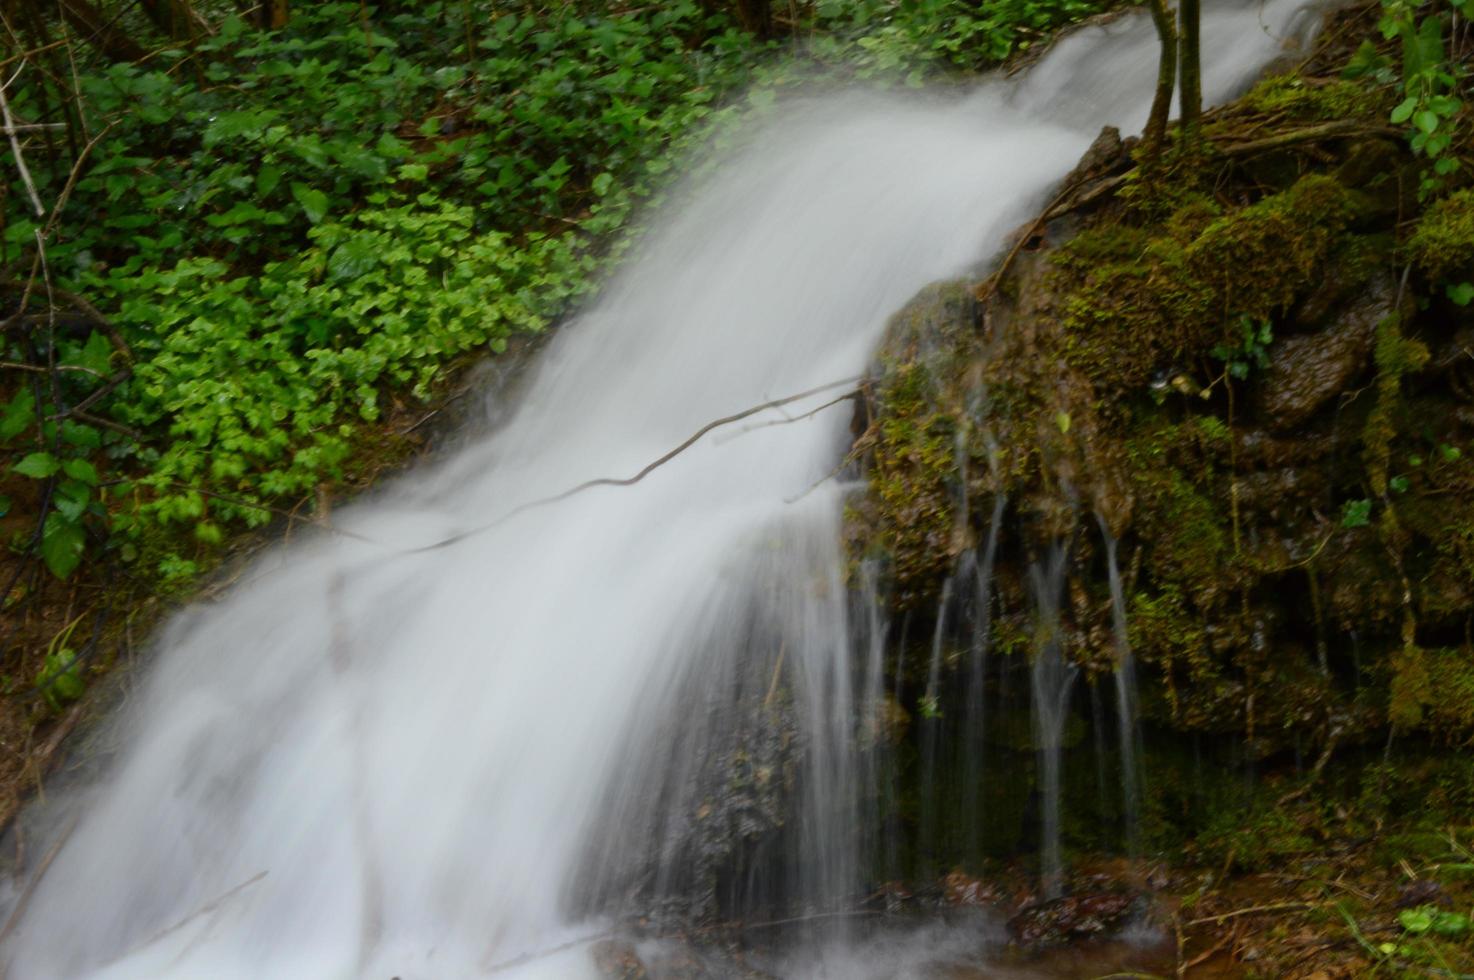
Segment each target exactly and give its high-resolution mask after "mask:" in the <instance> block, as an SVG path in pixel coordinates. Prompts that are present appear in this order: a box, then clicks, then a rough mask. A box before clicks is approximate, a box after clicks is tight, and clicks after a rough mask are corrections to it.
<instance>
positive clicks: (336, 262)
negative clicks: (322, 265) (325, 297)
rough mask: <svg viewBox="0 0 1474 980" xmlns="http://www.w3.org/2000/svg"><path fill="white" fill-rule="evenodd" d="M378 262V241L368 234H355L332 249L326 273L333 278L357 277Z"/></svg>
mask: <svg viewBox="0 0 1474 980" xmlns="http://www.w3.org/2000/svg"><path fill="white" fill-rule="evenodd" d="M378 264H379V243H378V242H377V241H376V240H375V239H374V238H372V237H370V236H369V235H355V236H353V237H352V238H349V239H348V240H347V241H345V242H344V243H343V244H341V245H339V246H338V247H337V248H335V249H333V254H332V255H331V256H330V257H329V258H328V274H329V275H330V276H332V277H333V278H334V279H357V278H358V277H359V276H362V275H364V274H365V273H367V272H369V271H370V270H372V269H373V268H374V267H375V266H377V265H378Z"/></svg>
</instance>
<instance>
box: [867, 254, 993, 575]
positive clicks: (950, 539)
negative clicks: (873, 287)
mask: <svg viewBox="0 0 1474 980" xmlns="http://www.w3.org/2000/svg"><path fill="white" fill-rule="evenodd" d="M974 307H975V300H974V299H973V297H972V293H971V291H970V290H969V289H968V288H967V286H966V284H963V283H941V284H938V285H936V286H933V287H930V288H928V289H927V290H926V291H925V292H923V293H922V294H921V295H920V296H918V297H917V298H916V299H915V300H913V301H912V302H911V303H910V304H909V305H908V306H907V307H906V308H905V309H904V310H902V311H901V312H900V313H898V314H897V315H896V316H895V317H894V318H893V319H892V321H891V324H890V328H889V332H888V335H887V339H886V342H885V344H884V345H883V348H882V350H881V353H880V357H879V360H880V370H879V372H878V373H879V377H878V379H877V383H876V385H875V389H874V393H873V398H872V412H873V416H874V421H873V423H872V429H871V432H870V434H869V437H870V439H871V440H872V464H873V465H872V467H871V470H870V485H871V489H872V491H873V492H874V494H875V497H876V499H877V501H878V506H877V507H876V508H875V512H874V513H875V526H874V531H875V534H876V539H877V541H878V543H879V545H880V547H881V548H882V549H883V550H884V552H885V553H886V554H887V556H888V557H889V558H890V562H891V568H892V574H893V576H894V580H895V583H896V585H897V587H898V591H899V593H900V595H901V597H902V599H903V601H904V602H906V603H908V604H909V603H912V602H915V601H918V600H919V599H921V598H922V597H924V596H926V595H929V594H930V592H931V591H932V589H933V588H934V586H935V584H936V582H937V581H938V580H939V579H940V578H941V576H942V575H944V574H945V572H946V570H947V568H949V567H950V565H951V561H952V558H953V557H954V556H955V554H956V552H957V550H958V545H957V542H955V541H954V537H955V535H956V530H957V524H958V520H957V515H956V514H955V513H954V511H955V504H954V500H955V498H956V497H957V495H958V492H959V486H960V474H959V459H958V442H959V421H958V420H959V418H961V413H960V411H959V409H958V407H957V405H958V402H957V396H956V386H957V384H958V383H959V380H960V379H959V377H958V376H959V374H960V372H961V370H962V367H963V366H965V365H966V363H967V362H968V359H969V355H970V354H971V353H972V349H973V347H972V323H973V318H974V316H975V309H974Z"/></svg>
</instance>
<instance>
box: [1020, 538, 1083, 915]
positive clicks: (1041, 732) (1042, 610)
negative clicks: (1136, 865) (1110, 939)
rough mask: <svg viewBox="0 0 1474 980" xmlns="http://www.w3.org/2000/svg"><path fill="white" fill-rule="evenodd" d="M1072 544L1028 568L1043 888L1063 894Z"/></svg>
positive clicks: (1075, 672) (1073, 674) (1072, 672)
mask: <svg viewBox="0 0 1474 980" xmlns="http://www.w3.org/2000/svg"><path fill="white" fill-rule="evenodd" d="M1068 560H1069V547H1068V545H1067V544H1065V543H1064V542H1056V543H1055V544H1054V546H1053V547H1052V548H1051V549H1050V551H1049V554H1048V556H1047V557H1045V558H1043V559H1041V560H1039V561H1037V562H1035V563H1034V565H1033V567H1031V568H1030V569H1029V586H1030V591H1031V592H1032V593H1033V599H1034V605H1035V608H1036V609H1037V615H1038V627H1037V629H1038V634H1039V635H1038V638H1037V640H1036V647H1035V650H1034V653H1033V657H1034V660H1033V664H1032V665H1031V669H1030V672H1029V681H1030V693H1031V699H1030V701H1031V704H1032V706H1033V709H1034V710H1033V717H1034V750H1035V754H1036V755H1037V756H1038V760H1039V762H1038V773H1039V787H1038V791H1039V873H1040V879H1041V880H1042V882H1043V885H1044V893H1045V895H1046V896H1048V897H1049V898H1058V897H1059V895H1060V894H1061V892H1062V890H1063V886H1064V856H1063V850H1062V846H1061V842H1060V781H1061V777H1062V772H1061V767H1062V766H1063V764H1064V760H1063V758H1062V756H1063V752H1064V736H1065V724H1066V723H1067V722H1068V721H1069V717H1070V699H1071V696H1072V695H1073V693H1074V689H1075V679H1076V678H1077V677H1078V676H1079V673H1080V669H1079V668H1078V667H1076V666H1075V665H1074V664H1072V663H1070V662H1069V661H1067V660H1065V657H1064V643H1063V637H1061V635H1060V631H1061V629H1062V622H1061V620H1060V603H1061V601H1062V600H1063V598H1064V592H1065V581H1066V576H1065V571H1066V562H1067V561H1068Z"/></svg>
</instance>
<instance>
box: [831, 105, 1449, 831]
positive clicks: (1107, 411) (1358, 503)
mask: <svg viewBox="0 0 1474 980" xmlns="http://www.w3.org/2000/svg"><path fill="white" fill-rule="evenodd" d="M1374 102H1375V100H1374V99H1369V98H1367V97H1365V96H1363V95H1359V94H1358V93H1357V92H1356V91H1355V90H1354V88H1353V87H1352V86H1349V85H1345V84H1342V83H1333V84H1330V85H1327V86H1322V87H1319V88H1306V87H1303V86H1301V85H1299V84H1297V83H1296V82H1295V81H1294V80H1293V79H1288V78H1283V77H1281V78H1272V79H1269V80H1267V81H1265V82H1263V83H1261V84H1260V86H1259V87H1258V88H1256V89H1254V90H1253V91H1251V92H1250V93H1249V94H1248V95H1247V96H1245V97H1244V98H1243V99H1242V100H1240V101H1239V102H1238V103H1236V104H1235V105H1233V106H1231V107H1229V108H1228V109H1226V110H1224V111H1223V112H1222V113H1220V114H1219V115H1218V116H1217V117H1215V118H1213V119H1210V120H1209V121H1208V123H1207V125H1206V127H1205V133H1206V135H1207V142H1206V143H1205V145H1204V146H1202V147H1200V148H1198V149H1197V150H1196V151H1195V152H1194V153H1192V154H1183V155H1182V156H1181V157H1180V158H1179V159H1178V162H1177V164H1176V169H1175V170H1174V171H1173V172H1172V173H1171V176H1170V180H1167V181H1164V182H1162V183H1160V184H1159V185H1157V186H1155V187H1150V186H1145V185H1143V184H1141V183H1140V182H1139V181H1138V178H1137V172H1136V171H1134V170H1133V169H1132V162H1131V160H1130V158H1129V155H1128V154H1129V150H1130V147H1129V146H1128V147H1125V148H1122V149H1120V150H1119V151H1118V152H1117V153H1116V155H1115V158H1114V159H1113V160H1107V161H1106V162H1105V163H1104V165H1103V167H1101V168H1100V169H1099V171H1098V173H1097V175H1096V176H1095V177H1094V178H1093V179H1094V180H1096V181H1109V182H1110V183H1111V186H1112V189H1111V192H1110V193H1104V194H1100V195H1096V196H1094V197H1090V198H1089V201H1090V203H1089V204H1087V205H1085V206H1084V207H1080V208H1076V209H1075V210H1074V211H1073V212H1071V213H1067V214H1065V215H1063V216H1061V217H1057V218H1055V219H1054V220H1052V221H1050V222H1048V223H1047V224H1045V225H1043V226H1042V227H1036V228H1034V229H1032V230H1030V231H1028V232H1027V234H1028V235H1029V240H1028V241H1027V242H1026V243H1025V244H1024V245H1023V246H1022V247H1021V248H1020V249H1019V250H1018V251H1017V252H1016V254H1014V255H1012V256H1010V261H1009V263H1008V264H1007V266H1006V267H1005V269H1004V270H1003V272H1002V273H1001V274H1000V275H999V276H998V277H997V278H996V279H995V280H991V281H990V282H989V283H987V284H986V285H985V286H980V285H979V284H977V283H974V282H971V281H957V282H949V283H940V284H937V285H934V286H932V287H929V288H928V289H927V290H925V291H923V292H922V293H921V294H920V295H919V296H918V297H917V298H916V299H915V300H914V301H913V302H912V303H911V304H910V305H909V306H907V307H906V309H904V310H903V311H902V312H901V313H900V314H898V315H897V316H896V317H895V319H894V321H893V322H892V324H891V328H890V332H889V335H888V338H887V340H886V342H885V344H884V345H883V347H882V350H881V351H880V353H879V354H878V356H877V358H876V361H875V365H874V368H873V371H872V381H871V384H870V386H869V389H868V390H869V405H868V419H869V421H870V426H869V429H868V430H867V431H866V433H865V435H864V436H863V437H862V438H861V440H860V441H859V443H858V444H857V447H856V455H857V456H858V457H859V458H860V460H861V465H862V468H863V471H864V473H865V475H866V478H867V484H866V487H865V489H864V490H863V491H862V492H860V493H859V494H858V495H857V498H856V499H855V500H854V501H853V503H852V506H851V507H850V509H849V511H848V514H849V528H848V534H847V537H848V540H849V541H850V543H851V547H852V554H853V557H854V559H855V560H856V561H857V562H859V561H869V562H871V563H872V564H874V565H876V566H878V567H879V568H880V569H882V573H883V574H882V576H881V577H882V579H883V580H884V582H885V583H886V590H885V600H884V601H886V602H887V603H888V604H889V606H890V608H891V609H892V611H894V612H895V613H896V614H897V615H904V616H908V617H910V621H911V623H912V626H911V629H912V632H913V634H921V635H926V634H927V629H926V626H925V625H924V624H925V620H926V618H927V616H928V614H929V613H928V611H929V610H934V609H936V608H937V605H938V601H939V598H940V595H941V591H942V584H943V583H944V581H946V579H947V577H948V576H949V575H952V574H955V572H956V570H957V568H958V561H959V556H964V555H966V554H967V553H968V552H969V551H973V552H976V551H977V550H979V549H980V542H982V541H985V540H986V539H987V538H988V536H989V531H990V529H989V522H990V520H991V515H992V514H993V513H994V504H995V502H996V501H998V500H1000V499H1002V500H1005V501H1006V503H1007V517H1006V518H1005V520H1004V523H1003V525H1002V527H1001V531H1000V533H999V534H998V548H997V563H996V568H995V571H994V581H993V583H992V589H993V596H994V598H993V605H992V638H993V649H994V650H995V651H996V652H998V653H1000V654H1002V655H1003V658H1002V659H1003V660H1005V661H1006V660H1007V658H1008V657H1010V656H1016V657H1023V658H1025V659H1027V658H1029V657H1030V656H1032V650H1033V647H1034V645H1035V644H1034V641H1033V640H1032V639H1031V637H1035V636H1036V634H1037V630H1036V629H1035V627H1034V626H1033V625H1031V620H1030V616H1031V609H1032V606H1033V599H1032V597H1031V593H1030V584H1029V582H1030V566H1031V565H1032V564H1033V563H1035V562H1037V561H1038V560H1039V559H1040V557H1041V556H1042V555H1044V554H1045V553H1046V549H1048V548H1050V547H1057V546H1063V547H1064V548H1065V549H1067V552H1068V554H1069V559H1068V560H1069V566H1070V579H1071V584H1070V585H1069V588H1068V590H1067V591H1068V595H1067V599H1066V601H1065V602H1064V603H1063V606H1064V608H1062V609H1061V610H1060V619H1061V622H1060V624H1059V628H1058V629H1057V630H1053V631H1051V638H1052V639H1053V638H1057V639H1059V640H1060V642H1061V645H1062V648H1063V651H1064V654H1065V657H1066V658H1067V660H1069V661H1071V662H1073V663H1074V664H1076V665H1077V666H1079V667H1081V668H1082V669H1083V670H1084V671H1085V672H1086V673H1085V676H1086V678H1087V679H1092V678H1095V677H1098V676H1101V675H1103V674H1105V673H1107V672H1109V671H1110V670H1111V669H1112V667H1113V665H1114V664H1115V663H1116V661H1117V658H1118V656H1119V650H1118V644H1117V640H1116V638H1115V636H1114V634H1113V623H1112V601H1111V595H1110V585H1109V580H1108V575H1107V565H1106V560H1105V552H1106V547H1107V544H1106V543H1107V541H1111V542H1113V544H1112V547H1115V548H1117V554H1118V556H1119V558H1120V569H1121V573H1122V579H1123V582H1124V589H1125V605H1126V609H1127V621H1128V623H1129V633H1128V638H1129V642H1130V645H1131V647H1132V649H1133V651H1134V653H1135V656H1136V658H1137V661H1138V663H1140V664H1141V665H1142V680H1141V684H1142V691H1141V711H1142V717H1143V720H1144V722H1145V723H1146V724H1147V725H1148V726H1150V728H1151V729H1152V730H1154V731H1157V732H1163V733H1166V732H1171V733H1177V734H1179V735H1188V736H1191V737H1193V738H1209V739H1218V740H1221V741H1223V740H1226V741H1231V742H1232V743H1233V744H1234V745H1236V746H1238V747H1240V748H1241V749H1242V753H1243V754H1242V756H1241V758H1243V759H1247V760H1258V761H1259V763H1261V764H1262V765H1263V767H1264V768H1263V770H1262V771H1264V772H1268V771H1272V770H1273V768H1274V766H1275V764H1276V762H1285V761H1286V760H1288V759H1291V758H1292V757H1293V758H1296V759H1298V758H1301V757H1305V756H1307V754H1308V757H1309V758H1311V759H1314V758H1317V757H1318V756H1320V755H1321V754H1324V755H1325V756H1326V757H1327V758H1329V757H1331V756H1333V755H1335V756H1337V757H1338V758H1339V757H1344V756H1348V755H1354V754H1355V753H1356V752H1358V751H1360V749H1363V748H1364V749H1366V750H1368V751H1371V750H1373V749H1375V748H1376V747H1380V746H1384V745H1385V744H1386V743H1387V740H1388V738H1389V735H1390V736H1394V737H1396V738H1399V739H1404V740H1406V739H1411V740H1413V741H1415V742H1420V743H1421V744H1426V745H1428V746H1429V751H1434V750H1435V747H1436V746H1438V745H1443V746H1451V747H1452V746H1466V745H1469V744H1474V645H1471V640H1470V626H1469V624H1470V623H1471V622H1474V370H1471V368H1474V362H1471V361H1469V359H1468V358H1467V357H1462V358H1461V357H1459V356H1458V352H1459V351H1460V350H1466V349H1467V347H1468V342H1469V339H1470V337H1471V336H1474V315H1471V313H1470V310H1469V309H1468V308H1462V307H1459V306H1456V305H1455V304H1453V303H1452V302H1450V301H1449V300H1447V299H1446V298H1445V297H1444V286H1445V284H1446V282H1447V280H1448V277H1449V276H1450V275H1451V270H1454V269H1458V268H1474V252H1470V251H1469V249H1470V248H1471V244H1470V234H1469V233H1470V226H1469V220H1468V219H1469V215H1470V214H1471V213H1474V199H1470V198H1469V194H1470V191H1469V190H1467V189H1466V190H1461V191H1455V192H1453V193H1451V194H1449V195H1448V196H1446V197H1444V198H1443V199H1442V200H1441V201H1439V202H1437V203H1435V204H1432V205H1431V206H1429V207H1427V208H1426V210H1422V209H1420V208H1419V206H1418V203H1417V202H1416V201H1409V200H1408V195H1407V194H1406V193H1405V192H1404V190H1403V189H1404V188H1406V187H1413V186H1416V183H1417V181H1416V176H1415V167H1416V161H1415V160H1414V159H1413V158H1412V157H1411V156H1410V155H1409V154H1408V153H1407V152H1406V150H1405V149H1404V147H1403V146H1402V145H1401V144H1400V143H1399V142H1398V141H1396V140H1395V139H1391V138H1386V137H1382V136H1379V135H1378V136H1371V137H1367V136H1354V135H1352V136H1348V135H1342V136H1335V135H1330V136H1327V137H1326V138H1324V139H1320V140H1317V141H1315V142H1314V143H1313V144H1311V143H1306V144H1303V145H1297V144H1289V145H1282V146H1277V147H1276V148H1274V149H1273V150H1271V151H1268V152H1266V153H1262V154H1256V155H1244V154H1238V155H1235V154H1230V153H1226V152H1221V151H1220V150H1219V149H1217V147H1218V146H1220V145H1221V141H1219V142H1215V134H1218V135H1221V134H1222V133H1223V132H1224V131H1225V130H1226V128H1227V127H1228V126H1229V125H1230V123H1232V125H1234V126H1239V127H1242V125H1243V124H1244V123H1245V121H1248V122H1250V123H1254V122H1256V121H1257V122H1258V124H1261V125H1262V126H1263V127H1269V128H1270V129H1273V128H1274V127H1294V126H1297V125H1300V126H1304V125H1307V124H1309V123H1311V122H1313V121H1315V120H1320V119H1325V118H1337V117H1339V116H1342V115H1355V114H1362V115H1364V116H1365V117H1366V118H1367V119H1368V120H1369V125H1368V129H1373V128H1375V127H1374V126H1372V125H1371V122H1374V121H1376V120H1377V119H1378V118H1380V115H1379V114H1380V113H1381V112H1382V111H1383V107H1380V106H1379V105H1376V104H1372V103H1374ZM1331 103H1334V105H1332V104H1331ZM1328 114H1329V115H1328ZM1348 131H1349V130H1348ZM1097 166H1100V164H1099V161H1097ZM1168 188H1170V190H1169V189H1168ZM1087 197H1088V195H1087ZM1077 199H1078V198H1077ZM1103 532H1104V533H1103ZM918 622H920V623H921V624H922V625H919V626H918V625H917V624H918ZM894 655H895V656H897V657H900V658H902V660H903V661H905V660H906V658H917V657H921V656H923V651H921V650H919V649H915V648H908V649H903V650H898V651H896V652H895V653H894ZM995 659H996V658H995ZM956 660H957V658H952V659H951V660H949V661H948V666H949V667H955V662H956ZM922 669H923V668H922V665H921V664H907V663H904V662H903V663H902V664H901V665H899V666H898V668H897V670H898V674H897V676H901V675H903V674H904V675H907V676H910V675H915V674H918V673H919V672H920V671H921V670H922ZM993 669H995V670H997V669H1007V668H999V667H996V666H995V667H994V668H993ZM961 673H962V672H961V671H960V670H958V671H957V673H956V679H957V683H959V684H960V683H962V682H963V678H962V677H961ZM904 707H905V708H906V710H908V711H910V712H912V714H913V715H920V716H925V714H926V712H925V710H924V708H925V706H924V705H920V704H918V705H910V704H907V705H905V706H904ZM1321 771H1322V770H1321V768H1320V767H1317V768H1316V769H1315V770H1314V772H1315V774H1316V775H1319V774H1320V773H1321ZM1151 807H1152V804H1151V803H1150V801H1148V810H1150V809H1151ZM1213 819H1214V818H1213V817H1212V815H1211V814H1207V813H1204V814H1200V815H1198V816H1197V817H1195V818H1194V819H1193V820H1191V821H1188V822H1187V824H1191V825H1192V826H1193V827H1196V829H1197V831H1199V832H1200V831H1201V830H1202V829H1203V828H1204V827H1205V826H1207V825H1208V824H1211V822H1212V820H1213ZM1187 824H1184V825H1183V826H1182V827H1181V828H1180V829H1182V830H1183V831H1184V832H1188V826H1187Z"/></svg>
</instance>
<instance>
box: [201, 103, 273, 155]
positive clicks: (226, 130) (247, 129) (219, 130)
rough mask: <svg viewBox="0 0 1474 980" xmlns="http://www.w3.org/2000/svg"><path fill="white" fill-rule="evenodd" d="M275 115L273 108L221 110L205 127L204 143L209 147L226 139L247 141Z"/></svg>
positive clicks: (256, 135)
mask: <svg viewBox="0 0 1474 980" xmlns="http://www.w3.org/2000/svg"><path fill="white" fill-rule="evenodd" d="M276 116H277V113H276V111H275V110H273V109H246V110H243V111H241V112H222V113H221V114H220V115H218V116H216V117H215V118H214V119H213V120H211V122H210V125H208V126H206V127H205V135H204V144H205V146H206V147H211V146H214V145H215V144H217V143H223V142H226V141H230V142H242V141H244V142H249V141H252V140H255V139H258V138H260V136H261V134H262V133H263V132H265V131H266V127H267V126H269V125H271V122H272V120H273V119H275V118H276Z"/></svg>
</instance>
